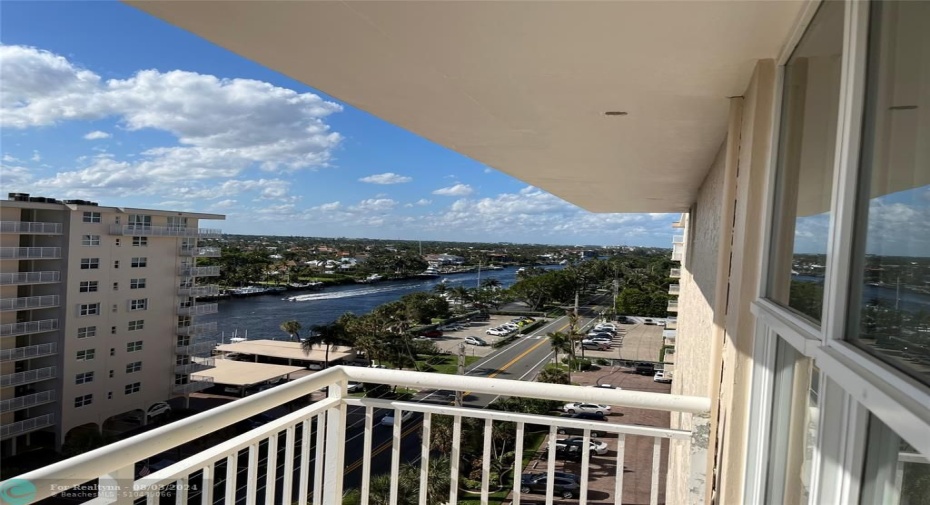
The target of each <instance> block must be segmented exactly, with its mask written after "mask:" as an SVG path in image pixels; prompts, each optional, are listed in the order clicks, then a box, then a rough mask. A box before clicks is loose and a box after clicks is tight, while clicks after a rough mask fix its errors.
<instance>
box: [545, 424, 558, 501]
mask: <svg viewBox="0 0 930 505" xmlns="http://www.w3.org/2000/svg"><path fill="white" fill-rule="evenodd" d="M557 430H558V428H557V427H556V426H555V425H553V426H550V427H549V457H548V458H547V460H546V505H552V503H553V502H552V497H553V495H554V494H555V437H556V436H558V432H557Z"/></svg>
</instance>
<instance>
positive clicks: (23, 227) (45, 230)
mask: <svg viewBox="0 0 930 505" xmlns="http://www.w3.org/2000/svg"><path fill="white" fill-rule="evenodd" d="M0 233H11V234H12V233H18V234H20V235H61V223H41V222H32V221H0Z"/></svg>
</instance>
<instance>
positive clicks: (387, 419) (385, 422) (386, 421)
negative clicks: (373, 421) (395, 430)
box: [381, 410, 413, 426]
mask: <svg viewBox="0 0 930 505" xmlns="http://www.w3.org/2000/svg"><path fill="white" fill-rule="evenodd" d="M412 417H413V412H411V411H409V410H408V411H406V412H404V413H403V415H401V416H400V422H401V424H403V423H405V422H407V421H409V420H410V418H412ZM381 426H394V413H393V412H391V413H390V414H386V415H385V416H384V417H382V418H381Z"/></svg>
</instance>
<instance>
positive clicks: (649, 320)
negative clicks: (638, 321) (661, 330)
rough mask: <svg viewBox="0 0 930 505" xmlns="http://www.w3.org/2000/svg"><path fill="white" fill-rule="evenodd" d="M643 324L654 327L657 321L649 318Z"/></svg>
mask: <svg viewBox="0 0 930 505" xmlns="http://www.w3.org/2000/svg"><path fill="white" fill-rule="evenodd" d="M643 324H649V325H654V324H656V322H655V319H651V318H648V317H647V318H646V319H643Z"/></svg>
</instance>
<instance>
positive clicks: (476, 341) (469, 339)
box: [465, 337, 488, 347]
mask: <svg viewBox="0 0 930 505" xmlns="http://www.w3.org/2000/svg"><path fill="white" fill-rule="evenodd" d="M465 343H466V344H470V345H477V346H478V347H482V346H486V345H488V343H487V341H485V340H484V339H482V338H478V337H465Z"/></svg>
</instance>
